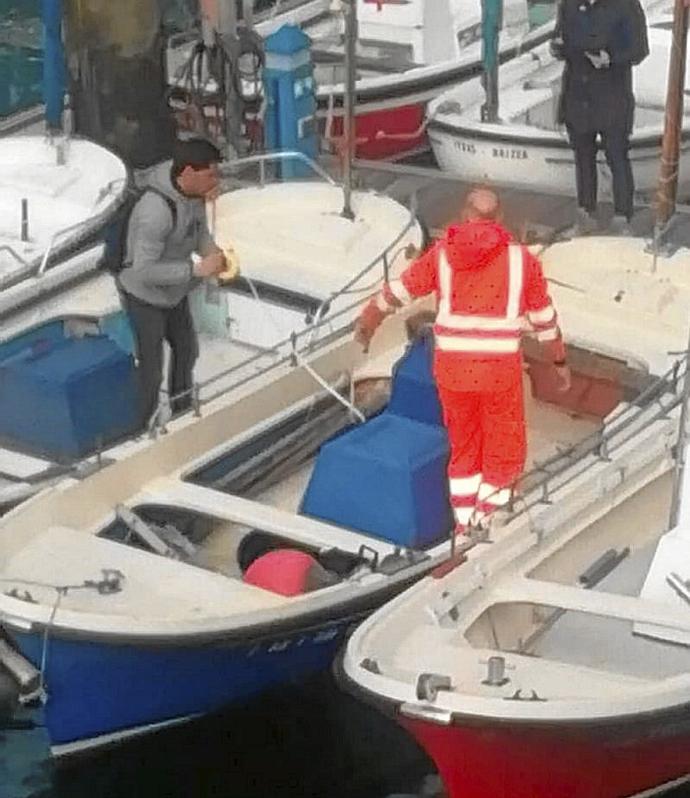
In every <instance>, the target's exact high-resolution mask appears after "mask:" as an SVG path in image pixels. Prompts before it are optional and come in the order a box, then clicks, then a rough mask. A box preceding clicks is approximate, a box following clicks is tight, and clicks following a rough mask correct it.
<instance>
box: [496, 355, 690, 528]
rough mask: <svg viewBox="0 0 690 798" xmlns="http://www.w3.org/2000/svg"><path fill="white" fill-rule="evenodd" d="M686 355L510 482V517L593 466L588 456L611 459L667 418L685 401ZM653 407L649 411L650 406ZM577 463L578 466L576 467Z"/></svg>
mask: <svg viewBox="0 0 690 798" xmlns="http://www.w3.org/2000/svg"><path fill="white" fill-rule="evenodd" d="M686 368H687V366H686V357H685V354H683V357H682V358H680V359H679V360H677V361H675V362H674V363H673V365H672V366H671V367H670V368H669V369H668V371H667V372H666V373H665V374H664V375H662V376H661V377H659V378H658V379H657V380H655V381H654V382H652V383H651V384H650V385H649V386H648V387H647V388H646V389H645V390H644V391H642V392H641V393H640V394H639V395H638V396H637V397H636V398H635V400H634V403H632V404H630V405H629V406H628V407H626V408H625V409H623V410H621V411H620V412H619V413H617V414H615V415H614V416H613V417H612V418H611V419H610V420H609V421H607V422H605V423H604V424H603V425H602V426H601V428H600V429H598V430H596V431H595V432H593V433H591V434H590V435H587V436H585V437H584V438H582V439H581V440H579V441H577V443H574V444H572V445H570V446H568V447H566V448H565V449H563V450H562V451H559V452H558V453H557V454H555V455H552V456H551V457H549V458H547V459H546V460H544V461H542V462H540V463H537V464H535V465H534V467H533V468H532V469H530V470H529V471H528V472H526V473H525V474H523V475H522V476H521V477H520V478H519V479H518V480H516V482H514V483H513V485H512V491H513V495H512V498H511V500H510V502H509V504H508V505H507V506H506V507H505V509H507V511H508V513H509V517H511V518H512V517H517V516H518V515H520V514H522V513H525V512H529V510H530V509H532V508H533V507H536V506H537V505H539V504H548V503H550V496H551V494H552V493H553V492H554V491H555V490H557V489H561V488H563V487H565V486H567V485H569V484H570V483H572V482H574V481H575V480H577V479H578V478H579V477H580V476H582V474H584V473H585V472H586V471H587V470H589V469H590V468H591V466H592V462H591V458H594V459H595V460H598V461H601V462H608V461H610V460H612V458H613V454H614V452H615V451H616V450H619V449H621V447H623V446H624V445H625V444H626V443H628V442H630V441H631V440H632V439H633V438H634V437H635V436H636V435H637V434H638V433H639V432H640V431H641V429H642V428H643V426H642V425H644V426H648V425H650V424H653V423H654V422H655V421H659V420H661V419H664V418H668V417H669V414H670V413H671V412H672V411H673V410H675V409H676V408H677V407H679V406H680V405H681V403H682V402H683V401H684V396H683V386H682V378H683V377H684V375H685V371H686ZM654 407H656V410H654V411H653V412H650V411H651V410H652V408H654ZM577 464H580V466H581V467H580V468H579V469H578V468H576V466H577Z"/></svg>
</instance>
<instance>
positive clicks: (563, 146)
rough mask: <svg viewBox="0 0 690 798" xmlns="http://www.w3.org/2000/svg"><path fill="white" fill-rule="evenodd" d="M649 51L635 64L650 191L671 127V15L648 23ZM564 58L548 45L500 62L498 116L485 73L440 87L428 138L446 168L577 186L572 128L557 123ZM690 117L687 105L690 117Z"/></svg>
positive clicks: (560, 188) (642, 185)
mask: <svg viewBox="0 0 690 798" xmlns="http://www.w3.org/2000/svg"><path fill="white" fill-rule="evenodd" d="M649 44H650V55H649V57H648V58H647V59H645V61H643V62H642V64H640V65H639V66H638V67H635V69H634V70H633V78H634V91H635V96H636V103H637V105H636V111H635V126H634V128H633V133H632V135H631V138H630V161H631V163H632V166H633V172H634V175H635V188H636V191H637V193H638V194H641V195H649V194H650V192H652V191H654V190H655V189H656V186H657V182H658V171H659V170H658V164H659V158H660V153H661V137H662V134H663V129H664V104H665V96H664V92H665V81H663V80H661V79H660V76H662V75H663V76H665V75H666V74H667V71H668V60H669V53H670V47H671V33H670V30H668V20H667V19H666V18H665V17H659V18H658V20H657V19H656V17H654V20H653V21H652V22H650V26H649ZM562 69H563V65H562V62H560V61H556V60H555V59H554V58H553V56H552V55H551V54H550V52H549V48H548V45H544V46H542V47H539V48H537V49H535V50H534V51H533V52H531V53H529V54H526V55H523V56H519V57H518V58H515V59H513V60H512V61H510V62H509V63H508V64H506V65H505V66H503V67H501V69H500V70H499V117H500V121H499V122H497V123H489V122H483V121H482V120H481V117H480V108H481V105H482V103H483V102H484V92H483V89H482V88H481V85H480V82H479V80H478V79H475V80H472V81H469V82H467V83H465V84H463V85H460V86H457V87H455V88H453V89H451V90H450V91H448V92H446V93H444V94H443V95H441V96H440V97H439V98H438V99H437V100H436V101H435V102H434V103H433V104H432V105H431V106H430V108H429V125H428V132H429V139H430V141H431V146H432V149H433V152H434V156H435V158H436V161H437V162H438V164H439V166H440V167H441V169H444V170H447V171H450V172H458V173H460V174H462V175H463V177H465V178H467V179H468V180H487V179H491V181H492V182H494V183H496V184H497V185H517V186H521V187H526V188H529V189H534V190H535V191H545V192H548V193H556V194H572V193H573V192H574V191H575V165H574V164H575V162H574V158H573V153H572V149H571V147H570V143H569V141H568V136H567V133H566V131H565V128H564V127H563V126H561V125H559V124H558V123H557V121H556V120H557V106H558V97H559V93H560V89H561V73H562ZM685 119H686V120H687V119H688V117H687V109H686V117H685ZM688 140H690V122H687V121H686V123H685V125H684V129H683V133H682V145H681V152H680V172H681V184H683V183H684V182H685V181H686V180H687V178H685V177H684V175H685V172H686V170H687V166H688V158H690V146H689V145H688ZM597 163H598V174H599V179H600V194H601V196H603V197H608V198H610V197H611V193H612V181H611V173H610V170H609V168H608V165H607V164H606V159H605V156H604V153H603V151H602V152H600V153H599V154H598V158H597Z"/></svg>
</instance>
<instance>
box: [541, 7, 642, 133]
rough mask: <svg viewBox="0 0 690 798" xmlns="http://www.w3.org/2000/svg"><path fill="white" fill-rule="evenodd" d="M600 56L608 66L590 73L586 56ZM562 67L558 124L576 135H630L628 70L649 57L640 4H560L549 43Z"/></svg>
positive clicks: (591, 68) (631, 108) (632, 103)
mask: <svg viewBox="0 0 690 798" xmlns="http://www.w3.org/2000/svg"><path fill="white" fill-rule="evenodd" d="M599 50H605V51H606V52H607V53H608V54H609V57H610V59H611V65H610V66H609V67H606V68H602V69H595V68H594V66H592V64H591V62H590V61H589V60H588V58H587V57H586V55H585V53H587V52H593V53H598V52H599ZM553 51H554V53H555V54H556V55H557V56H559V57H561V58H563V59H564V60H565V62H566V65H565V69H564V70H563V88H562V95H561V103H560V119H559V121H560V122H564V123H565V124H567V125H568V126H569V127H571V128H573V130H575V131H577V132H585V131H594V130H596V131H602V130H610V129H615V128H620V127H625V128H626V129H627V130H628V131H630V130H631V129H632V123H633V115H634V111H635V97H634V95H633V91H632V67H633V66H635V65H636V64H639V63H640V62H642V61H643V60H644V59H645V58H646V57H647V56H648V55H649V44H648V42H647V22H646V20H645V16H644V11H643V10H642V7H641V6H640V3H639V0H596V2H595V3H593V4H590V3H589V2H588V0H561V2H560V5H559V9H558V20H557V23H556V31H555V34H554V43H553Z"/></svg>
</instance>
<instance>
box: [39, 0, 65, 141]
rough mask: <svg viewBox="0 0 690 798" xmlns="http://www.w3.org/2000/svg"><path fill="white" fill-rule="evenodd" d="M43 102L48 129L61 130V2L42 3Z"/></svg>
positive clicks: (48, 1) (44, 1)
mask: <svg viewBox="0 0 690 798" xmlns="http://www.w3.org/2000/svg"><path fill="white" fill-rule="evenodd" d="M41 6H42V16H43V101H44V103H45V119H46V124H47V126H48V128H49V129H50V130H59V129H60V128H61V127H62V109H63V104H64V95H65V54H64V50H63V46H62V0H42V4H41Z"/></svg>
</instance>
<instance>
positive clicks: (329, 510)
mask: <svg viewBox="0 0 690 798" xmlns="http://www.w3.org/2000/svg"><path fill="white" fill-rule="evenodd" d="M447 461H448V439H447V435H446V431H445V429H444V428H443V427H437V426H433V425H431V424H423V423H421V422H418V421H413V420H412V419H409V418H405V417H404V416H396V415H392V414H390V413H383V414H382V415H380V416H378V417H376V418H374V419H372V420H371V421H368V422H367V423H366V424H364V425H362V426H360V427H355V428H354V429H352V430H350V431H349V432H347V433H345V434H343V435H340V436H339V437H338V438H335V439H334V440H332V441H330V442H328V443H326V444H325V445H324V446H322V447H321V451H320V452H319V456H318V458H317V461H316V465H315V467H314V471H313V473H312V476H311V480H310V481H309V485H308V487H307V490H306V493H305V495H304V499H303V501H302V512H303V513H305V514H307V515H311V516H315V517H317V518H321V519H323V520H326V521H331V522H333V523H336V524H339V525H341V526H346V527H350V528H353V529H357V530H359V531H361V532H366V533H369V534H371V535H374V536H376V537H379V538H384V539H385V540H390V541H391V542H393V543H398V544H400V545H402V546H409V547H411V548H420V547H424V546H427V545H429V544H430V543H432V542H434V541H436V540H438V539H439V538H441V537H442V536H444V535H446V534H448V530H449V529H450V527H451V524H452V520H451V511H450V505H449V500H448V481H447V476H446V465H447Z"/></svg>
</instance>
